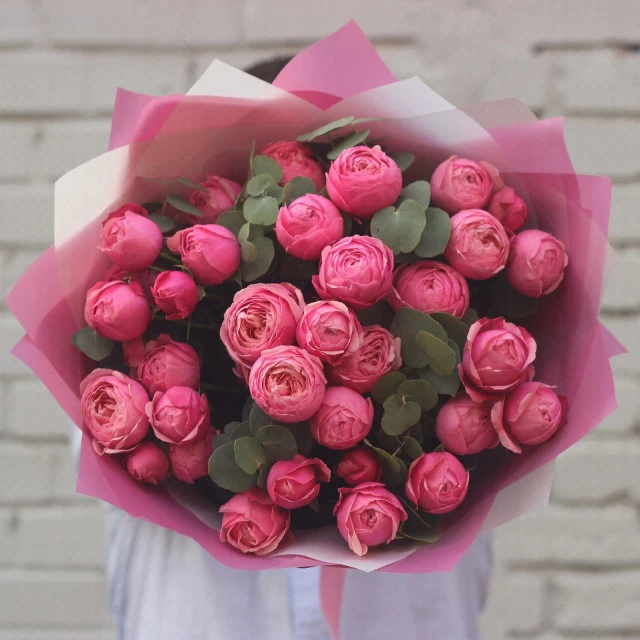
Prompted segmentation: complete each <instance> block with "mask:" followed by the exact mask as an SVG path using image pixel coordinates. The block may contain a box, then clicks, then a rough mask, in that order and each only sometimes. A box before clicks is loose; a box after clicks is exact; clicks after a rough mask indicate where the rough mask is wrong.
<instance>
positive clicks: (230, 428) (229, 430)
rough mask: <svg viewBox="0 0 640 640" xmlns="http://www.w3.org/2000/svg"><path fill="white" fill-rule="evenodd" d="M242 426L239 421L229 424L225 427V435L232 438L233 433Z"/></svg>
mask: <svg viewBox="0 0 640 640" xmlns="http://www.w3.org/2000/svg"><path fill="white" fill-rule="evenodd" d="M241 424H242V422H240V421H239V420H234V421H233V422H227V424H225V425H224V430H223V431H224V433H225V434H226V435H228V436H231V435H232V434H233V432H234V431H235V430H236V429H237V428H238V427H239V426H240V425H241Z"/></svg>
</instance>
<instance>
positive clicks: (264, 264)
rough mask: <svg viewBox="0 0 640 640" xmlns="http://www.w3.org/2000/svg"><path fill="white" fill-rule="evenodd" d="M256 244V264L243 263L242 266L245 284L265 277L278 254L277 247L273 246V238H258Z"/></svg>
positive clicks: (241, 270)
mask: <svg viewBox="0 0 640 640" xmlns="http://www.w3.org/2000/svg"><path fill="white" fill-rule="evenodd" d="M254 244H255V246H256V247H257V250H258V255H257V256H256V259H255V261H254V262H243V263H242V264H241V265H240V272H241V274H242V279H243V280H244V281H245V282H253V281H254V280H257V279H258V278H259V277H260V276H263V275H264V274H265V273H267V271H269V267H270V266H271V262H272V261H273V258H274V256H275V254H276V251H275V247H274V246H273V240H272V239H271V238H265V237H262V238H256V239H255V240H254Z"/></svg>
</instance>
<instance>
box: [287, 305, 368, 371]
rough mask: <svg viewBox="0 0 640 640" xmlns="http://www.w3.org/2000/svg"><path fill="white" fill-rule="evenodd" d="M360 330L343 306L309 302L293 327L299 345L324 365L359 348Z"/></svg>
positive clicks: (353, 315)
mask: <svg viewBox="0 0 640 640" xmlns="http://www.w3.org/2000/svg"><path fill="white" fill-rule="evenodd" d="M361 331H362V327H361V326H360V323H359V322H358V318H357V317H356V315H355V314H354V313H353V311H351V310H350V309H349V308H348V307H347V306H346V305H344V304H342V302H333V301H330V300H327V301H324V300H321V301H320V302H312V303H311V304H308V305H307V306H306V307H305V308H304V309H303V311H302V317H301V318H300V320H299V321H298V326H297V327H296V340H297V341H298V345H299V346H301V347H302V348H303V349H306V350H307V351H308V352H309V353H310V354H311V355H314V356H317V357H318V358H320V360H322V361H323V362H328V363H329V364H335V363H336V362H338V360H339V359H340V358H341V357H342V356H344V354H345V353H350V352H353V351H356V350H357V349H358V347H359V346H360V333H361Z"/></svg>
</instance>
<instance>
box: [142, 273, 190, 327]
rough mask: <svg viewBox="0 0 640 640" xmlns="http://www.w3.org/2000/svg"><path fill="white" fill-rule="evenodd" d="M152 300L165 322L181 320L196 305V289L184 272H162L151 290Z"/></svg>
mask: <svg viewBox="0 0 640 640" xmlns="http://www.w3.org/2000/svg"><path fill="white" fill-rule="evenodd" d="M151 293H152V294H153V299H154V301H155V303H156V306H157V307H158V309H160V311H164V312H165V313H166V314H167V320H183V319H184V318H186V317H187V316H189V315H191V313H192V312H193V310H194V309H195V308H196V305H197V304H198V298H199V295H198V287H197V285H196V283H195V282H194V281H193V278H192V277H191V276H190V275H188V274H187V273H185V272H184V271H163V272H162V273H159V274H158V277H157V278H156V281H155V283H154V285H153V287H152V288H151Z"/></svg>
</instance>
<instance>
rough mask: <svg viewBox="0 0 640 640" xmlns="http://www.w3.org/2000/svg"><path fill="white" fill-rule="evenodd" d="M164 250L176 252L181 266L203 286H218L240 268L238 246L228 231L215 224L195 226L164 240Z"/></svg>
mask: <svg viewBox="0 0 640 640" xmlns="http://www.w3.org/2000/svg"><path fill="white" fill-rule="evenodd" d="M167 247H169V249H170V250H171V251H173V252H174V253H179V254H180V256H181V257H182V262H183V263H184V266H185V267H187V268H188V269H189V270H190V271H191V272H192V273H193V275H194V277H195V279H196V281H197V282H198V283H200V284H202V285H204V286H205V287H208V286H211V285H218V284H222V283H223V282H224V281H225V280H228V279H229V278H230V277H231V276H232V275H233V274H234V273H235V272H236V270H237V269H238V267H239V266H240V244H239V243H238V239H237V238H236V237H235V236H234V235H233V233H232V232H231V231H229V229H226V228H225V227H222V226H220V225H218V224H196V225H194V226H193V227H191V228H189V229H183V230H182V231H178V232H177V233H176V234H174V235H173V236H171V237H170V238H167Z"/></svg>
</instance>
